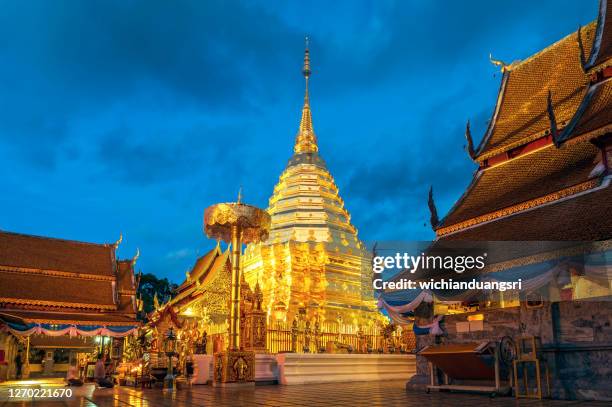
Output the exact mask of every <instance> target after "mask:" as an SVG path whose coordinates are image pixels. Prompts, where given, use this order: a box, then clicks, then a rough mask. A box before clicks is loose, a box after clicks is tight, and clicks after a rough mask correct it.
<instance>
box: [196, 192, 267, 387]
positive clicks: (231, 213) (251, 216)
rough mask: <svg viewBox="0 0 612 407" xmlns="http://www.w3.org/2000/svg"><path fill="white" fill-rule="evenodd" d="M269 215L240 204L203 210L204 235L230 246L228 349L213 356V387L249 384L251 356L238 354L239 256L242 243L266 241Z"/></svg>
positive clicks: (253, 358)
mask: <svg viewBox="0 0 612 407" xmlns="http://www.w3.org/2000/svg"><path fill="white" fill-rule="evenodd" d="M269 229H270V215H268V213H267V212H266V211H264V210H262V209H259V208H256V207H254V206H251V205H245V204H243V203H241V202H240V196H238V202H232V203H220V204H217V205H213V206H210V207H208V208H206V211H205V212H204V232H205V233H206V235H207V236H208V237H210V238H215V239H219V240H223V241H225V242H227V243H231V254H232V277H231V279H232V280H231V291H230V294H231V307H230V326H229V338H230V340H229V347H228V350H227V351H226V352H220V353H218V354H215V356H214V372H215V373H214V381H213V383H215V384H219V383H237V382H243V383H244V382H253V383H254V380H255V353H254V352H248V351H242V350H240V255H241V250H242V244H243V243H257V242H261V241H264V240H266V239H267V238H268V231H269Z"/></svg>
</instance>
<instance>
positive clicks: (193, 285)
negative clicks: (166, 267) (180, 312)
mask: <svg viewBox="0 0 612 407" xmlns="http://www.w3.org/2000/svg"><path fill="white" fill-rule="evenodd" d="M229 254H230V250H229V246H228V248H227V250H225V251H221V247H220V246H219V244H217V246H215V248H214V249H212V250H211V251H209V252H208V253H206V254H205V255H204V256H201V257H199V258H198V259H197V260H196V262H195V264H194V266H193V268H192V269H191V271H190V272H188V273H187V278H186V279H185V281H184V282H183V283H182V284H181V285H180V286H179V288H178V289H177V290H176V295H175V297H174V298H173V299H172V300H171V301H170V305H172V306H177V307H179V308H181V307H184V306H187V305H188V304H190V303H191V302H193V301H195V300H197V299H199V298H201V297H202V296H203V295H204V294H205V293H207V292H208V293H209V294H210V291H211V290H215V289H216V287H215V284H214V283H215V281H216V280H218V277H221V280H228V281H229V275H230V273H231V265H230V257H229ZM222 274H223V275H222ZM228 298H229V292H228Z"/></svg>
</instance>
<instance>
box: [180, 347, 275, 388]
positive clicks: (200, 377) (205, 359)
mask: <svg viewBox="0 0 612 407" xmlns="http://www.w3.org/2000/svg"><path fill="white" fill-rule="evenodd" d="M193 361H194V365H195V372H194V377H193V379H192V382H191V383H192V384H209V383H212V380H213V376H212V375H213V356H212V355H194V357H193ZM255 383H258V384H276V383H278V368H277V363H276V356H275V355H269V354H255Z"/></svg>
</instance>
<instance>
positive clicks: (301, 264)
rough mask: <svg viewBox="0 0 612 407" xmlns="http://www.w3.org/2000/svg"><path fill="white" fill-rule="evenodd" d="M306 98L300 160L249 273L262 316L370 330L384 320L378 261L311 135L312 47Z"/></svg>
mask: <svg viewBox="0 0 612 407" xmlns="http://www.w3.org/2000/svg"><path fill="white" fill-rule="evenodd" d="M302 73H303V74H304V77H305V79H306V93H305V96H304V107H303V108H302V120H301V122H300V128H299V131H298V134H297V137H296V143H295V149H294V154H293V155H292V156H291V158H290V159H289V161H288V163H287V166H286V167H285V170H284V171H283V172H282V174H281V175H280V177H279V180H278V183H277V184H276V186H275V187H274V190H273V192H272V196H271V197H270V200H269V205H268V209H267V211H268V213H269V214H270V217H271V225H270V237H269V238H268V240H266V241H265V242H262V243H258V244H250V245H248V246H247V249H246V251H245V255H244V257H243V260H244V261H243V264H242V267H243V273H244V276H245V279H246V280H247V282H248V283H249V284H250V285H251V287H254V286H255V284H257V283H258V284H260V287H261V292H262V296H263V303H262V305H263V309H264V310H266V311H267V312H268V315H269V316H271V317H274V318H278V319H284V320H286V321H288V322H291V321H292V320H293V318H294V317H295V316H296V315H302V316H303V314H304V312H306V313H307V314H308V315H306V316H307V317H308V318H310V319H311V320H312V318H315V316H316V318H315V319H317V320H320V321H321V322H324V321H328V322H333V323H337V320H338V318H339V317H341V319H342V320H343V321H344V323H348V324H366V325H367V324H370V323H373V322H374V321H375V320H379V319H380V318H384V317H383V316H382V315H381V314H380V313H379V312H378V310H377V308H376V302H375V300H374V296H373V293H372V283H371V280H372V267H371V264H372V260H371V256H370V254H369V253H368V252H367V249H366V248H365V245H364V244H363V242H361V240H359V237H358V234H357V229H356V228H355V226H354V225H353V224H352V223H351V216H350V214H349V212H348V211H347V209H346V208H345V207H344V201H343V200H342V198H341V197H340V193H339V190H338V187H337V185H336V182H335V181H334V178H333V176H332V175H331V173H330V172H329V170H328V169H327V166H326V164H325V162H324V161H323V159H322V158H321V157H320V155H319V151H318V150H319V148H318V147H317V139H316V137H315V134H314V131H313V129H312V116H311V113H310V101H309V99H308V96H309V95H308V80H309V78H310V74H311V70H310V55H309V50H308V42H306V53H305V56H304V68H303V70H302Z"/></svg>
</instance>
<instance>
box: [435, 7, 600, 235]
mask: <svg viewBox="0 0 612 407" xmlns="http://www.w3.org/2000/svg"><path fill="white" fill-rule="evenodd" d="M603 3H607V4H609V3H610V1H606V0H603ZM603 3H602V10H603V11H605V10H606V5H607V4H603ZM606 21H607V22H608V23H607V24H605V25H610V19H607V18H603V17H601V15H600V18H599V19H598V23H597V25H595V24H594V23H592V24H589V25H588V26H587V27H585V28H583V29H580V30H578V31H577V32H576V33H573V34H571V35H570V36H568V37H565V38H564V39H562V40H561V41H559V42H557V43H555V44H553V45H552V46H550V47H548V48H546V49H545V50H543V51H541V52H539V53H537V54H535V55H534V56H532V57H530V58H528V59H527V60H525V61H523V62H521V63H515V64H513V65H511V66H509V67H505V68H504V78H503V80H502V86H501V89H500V94H499V98H498V103H497V106H496V111H495V114H494V117H493V120H492V121H491V124H490V126H489V129H488V130H487V133H486V135H485V137H484V139H483V141H482V142H481V146H480V147H479V149H478V151H477V152H476V153H475V156H476V157H475V159H476V161H478V162H479V164H480V167H479V169H478V170H477V171H476V173H475V175H474V178H473V180H472V182H471V184H470V186H469V187H468V189H467V190H466V192H465V193H464V194H463V196H462V197H461V198H460V199H459V200H458V201H457V202H456V203H455V205H454V206H453V207H452V208H451V210H450V211H449V213H448V215H447V216H446V217H445V218H444V219H442V221H441V222H439V223H438V224H436V225H435V226H434V229H435V231H436V235H437V236H438V238H439V239H445V240H453V239H461V240H537V239H542V240H581V239H586V240H597V239H606V238H610V236H611V233H610V230H608V229H607V228H608V227H609V225H605V223H606V222H602V217H605V215H604V214H605V213H606V211H609V209H610V208H609V201H610V200H611V199H610V194H611V193H612V188H610V187H609V176H608V177H607V178H606V176H607V173H606V172H605V166H604V156H605V154H606V153H605V152H604V151H605V147H604V146H605V143H606V142H605V141H603V140H604V139H603V138H602V137H603V136H606V135H609V134H610V132H611V130H612V109H611V108H612V106H611V102H612V80H611V79H610V76H611V75H610V72H608V71H606V70H605V69H604V71H597V69H599V68H593V70H591V71H588V70H585V69H584V65H583V64H584V61H586V60H587V59H589V58H590V60H591V61H594V60H595V59H596V57H595V56H591V57H589V55H588V54H589V53H590V50H591V48H593V50H594V52H593V53H594V54H595V53H598V55H600V56H601V57H602V58H603V55H604V54H605V53H604V52H603V51H602V49H603V48H605V47H606V46H605V43H606V41H608V40H607V39H606V38H607V37H606V36H605V35H604V34H602V33H607V32H609V31H610V30H608V29H607V27H604V23H605V22H606ZM596 32H597V34H596ZM600 34H601V35H600ZM606 35H609V34H606ZM591 44H594V45H593V46H592V47H591ZM581 53H582V57H581ZM597 58H599V57H597ZM597 60H598V61H601V60H600V59H597ZM549 92H550V93H549ZM549 98H550V99H549ZM596 139H597V140H596ZM598 140H599V141H598ZM469 141H471V140H470V139H469V138H468V142H469ZM564 211H568V212H564ZM608 224H609V222H608Z"/></svg>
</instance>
